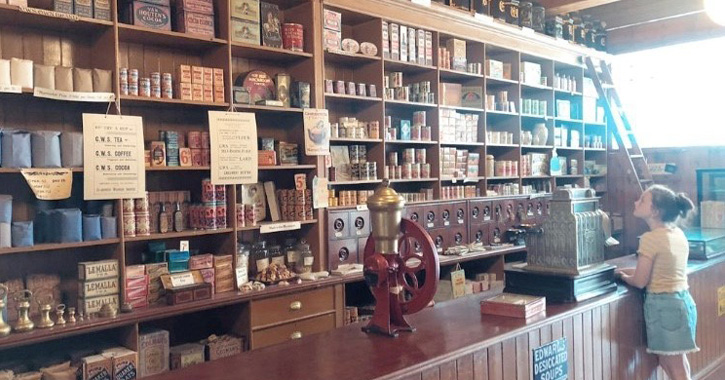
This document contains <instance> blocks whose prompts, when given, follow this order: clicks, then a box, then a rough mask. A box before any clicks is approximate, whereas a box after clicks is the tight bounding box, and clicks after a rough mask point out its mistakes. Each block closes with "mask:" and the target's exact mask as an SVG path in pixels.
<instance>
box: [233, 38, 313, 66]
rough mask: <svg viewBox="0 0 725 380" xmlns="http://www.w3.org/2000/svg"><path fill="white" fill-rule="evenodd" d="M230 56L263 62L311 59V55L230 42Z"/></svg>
mask: <svg viewBox="0 0 725 380" xmlns="http://www.w3.org/2000/svg"><path fill="white" fill-rule="evenodd" d="M231 44H232V56H233V57H238V58H248V59H257V60H264V61H280V62H294V61H299V60H303V59H309V58H312V54H311V53H307V52H299V51H292V50H286V49H280V48H273V47H269V46H262V45H252V44H245V43H241V42H232V43H231Z"/></svg>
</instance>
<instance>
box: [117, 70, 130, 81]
mask: <svg viewBox="0 0 725 380" xmlns="http://www.w3.org/2000/svg"><path fill="white" fill-rule="evenodd" d="M118 83H126V84H127V85H128V68H126V67H121V68H120V69H118Z"/></svg>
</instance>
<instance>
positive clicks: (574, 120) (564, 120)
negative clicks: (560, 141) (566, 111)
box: [554, 117, 583, 124]
mask: <svg viewBox="0 0 725 380" xmlns="http://www.w3.org/2000/svg"><path fill="white" fill-rule="evenodd" d="M554 119H556V121H561V122H565V123H576V124H582V123H583V121H582V120H577V119H569V118H566V117H555V118H554Z"/></svg>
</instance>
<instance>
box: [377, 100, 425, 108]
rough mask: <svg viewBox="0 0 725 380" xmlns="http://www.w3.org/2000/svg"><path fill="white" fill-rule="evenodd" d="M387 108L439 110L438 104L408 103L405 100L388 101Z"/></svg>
mask: <svg viewBox="0 0 725 380" xmlns="http://www.w3.org/2000/svg"><path fill="white" fill-rule="evenodd" d="M385 105H386V106H388V105H389V106H401V107H412V108H420V107H423V108H437V107H438V104H436V103H419V102H406V101H404V100H386V101H385Z"/></svg>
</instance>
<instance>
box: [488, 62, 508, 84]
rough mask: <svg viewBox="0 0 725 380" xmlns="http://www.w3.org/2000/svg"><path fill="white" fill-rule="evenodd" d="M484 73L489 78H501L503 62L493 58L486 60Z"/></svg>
mask: <svg viewBox="0 0 725 380" xmlns="http://www.w3.org/2000/svg"><path fill="white" fill-rule="evenodd" d="M486 75H487V76H489V77H491V78H498V79H503V78H504V76H503V62H501V61H497V60H495V59H487V60H486Z"/></svg>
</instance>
